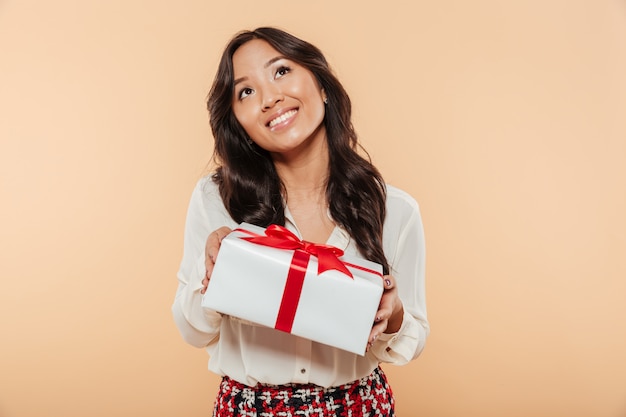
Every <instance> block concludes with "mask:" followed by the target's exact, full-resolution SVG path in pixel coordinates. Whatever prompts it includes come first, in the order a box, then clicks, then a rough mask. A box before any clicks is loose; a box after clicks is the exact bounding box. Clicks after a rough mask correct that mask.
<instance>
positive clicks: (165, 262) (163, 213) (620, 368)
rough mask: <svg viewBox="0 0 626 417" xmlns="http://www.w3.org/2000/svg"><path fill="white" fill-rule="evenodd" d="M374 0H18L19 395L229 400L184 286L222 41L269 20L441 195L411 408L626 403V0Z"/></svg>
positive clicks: (8, 345)
mask: <svg viewBox="0 0 626 417" xmlns="http://www.w3.org/2000/svg"><path fill="white" fill-rule="evenodd" d="M366 3H367V2H366ZM366 3H364V2H362V1H360V0H346V1H338V0H332V1H330V0H325V1H320V2H309V1H306V2H305V1H297V0H295V1H292V2H282V3H281V2H260V1H257V0H254V1H253V0H245V1H237V2H210V1H201V0H190V1H184V2H173V1H172V2H167V1H154V0H152V1H148V0H124V1H122V0H107V1H105V0H101V1H88V0H57V1H41V0H40V1H34V0H19V1H18V0H4V1H0V198H1V200H0V201H1V206H0V231H1V232H0V233H1V240H0V279H1V288H0V329H1V331H2V336H1V338H2V339H1V341H0V416H2V417H22V416H24V417H26V416H28V417H31V416H32V417H34V416H47V417H57V416H58V417H61V416H63V417H74V416H76V417H79V416H80V417H83V416H90V417H97V416H116V417H124V416H148V415H149V416H154V417H158V416H198V417H200V416H208V415H209V414H210V410H211V404H212V401H213V398H214V395H215V390H216V384H217V381H218V380H217V378H216V377H215V376H213V375H211V374H209V373H208V371H207V370H206V361H207V358H206V354H205V353H204V351H202V350H197V349H194V348H192V347H190V346H187V345H185V344H184V342H183V341H182V339H181V338H180V337H179V335H178V333H177V330H176V329H175V327H174V324H173V322H172V319H171V315H170V310H169V309H170V304H171V302H172V299H173V296H174V291H175V288H176V278H175V273H176V270H177V267H178V263H179V261H180V257H181V251H182V231H183V222H184V216H185V211H186V206H187V202H188V199H189V196H190V193H191V190H192V187H193V185H194V183H195V181H196V180H197V178H198V177H199V176H200V175H202V173H203V172H204V169H205V167H206V163H207V160H208V157H209V155H210V152H211V144H212V140H211V138H210V134H209V128H208V122H207V115H206V112H205V108H204V99H205V95H206V93H207V92H208V88H209V85H210V82H211V79H212V76H213V74H214V70H215V67H216V63H217V60H218V57H219V53H220V51H221V49H222V47H223V46H224V44H225V42H226V41H227V40H228V38H229V37H230V36H231V35H232V34H233V33H234V32H236V31H238V30H239V29H242V28H252V27H256V26H259V25H266V24H270V25H277V26H280V27H282V28H285V29H287V30H290V31H292V32H294V33H295V34H297V35H299V36H301V37H303V38H305V39H307V40H310V41H311V42H313V43H314V44H316V45H318V46H319V47H320V48H322V50H324V51H325V52H326V54H327V56H328V58H329V60H330V61H331V63H332V64H333V66H334V68H335V70H336V72H337V73H338V75H339V77H340V79H341V80H342V81H343V82H344V83H345V86H346V87H347V89H348V91H349V93H350V94H351V97H352V99H353V101H354V106H355V123H356V126H357V129H358V131H359V133H360V135H361V138H362V140H363V142H364V144H365V146H366V147H367V149H368V150H369V151H370V153H371V155H372V157H373V160H374V162H375V163H376V164H377V165H378V166H379V167H380V169H381V170H382V172H383V174H384V175H385V177H386V178H387V180H388V181H389V182H391V183H393V184H395V185H397V186H400V187H402V188H404V189H406V190H407V191H409V192H410V193H411V194H412V195H414V196H415V197H416V198H417V199H418V200H419V202H420V204H421V207H422V211H423V216H424V220H425V228H426V233H427V241H428V267H427V274H428V278H427V279H428V283H427V286H428V302H429V315H430V320H431V323H432V335H431V338H430V340H429V342H428V344H427V347H426V350H425V352H424V354H423V355H422V356H421V357H420V358H419V359H418V360H417V361H415V362H413V363H411V364H410V365H408V366H405V367H391V366H387V367H385V369H386V370H387V372H388V374H389V376H390V379H391V381H392V384H393V387H394V389H395V392H396V394H397V402H398V405H397V410H398V411H399V413H398V414H399V415H401V416H406V417H411V416H416V417H417V416H428V417H457V416H458V417H461V416H463V417H468V416H470V417H473V416H476V417H491V416H493V417H501V416H507V417H517V416H519V417H544V416H545V417H560V416H568V417H589V416H593V417H623V416H626V360H625V352H626V303H625V302H624V298H625V297H624V294H626V279H625V278H626V216H625V215H624V213H626V121H625V119H626V117H625V116H626V81H625V74H626V7H625V4H624V2H623V1H617V0H586V1H585V0H534V1H532V0H531V1H521V0H520V1H510V2H505V1H496V0H477V1H464V0H456V1H454V0H442V1H436V2H414V1H401V0H389V1H385V2H382V3H380V2H378V3H375V4H376V6H367V5H366Z"/></svg>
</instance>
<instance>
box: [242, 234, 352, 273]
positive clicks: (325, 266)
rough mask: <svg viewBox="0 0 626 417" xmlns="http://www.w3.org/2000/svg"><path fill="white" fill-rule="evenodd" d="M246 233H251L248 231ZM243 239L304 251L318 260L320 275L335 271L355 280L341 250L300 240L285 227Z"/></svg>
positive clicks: (273, 246)
mask: <svg viewBox="0 0 626 417" xmlns="http://www.w3.org/2000/svg"><path fill="white" fill-rule="evenodd" d="M238 230H242V229H238ZM246 232H247V233H251V232H248V231H247V230H246ZM242 239H243V240H246V241H248V242H252V243H257V244H259V245H265V246H271V247H272V248H276V249H288V250H302V251H304V252H307V253H308V254H310V255H313V256H315V257H316V258H317V274H318V275H319V274H321V273H322V272H326V271H329V270H331V269H334V270H337V271H339V272H342V273H344V274H346V275H347V276H349V277H350V278H352V279H354V277H353V276H352V273H351V272H350V271H349V270H348V268H346V265H345V264H344V263H343V262H341V261H340V260H339V257H340V256H343V251H342V250H341V249H339V248H336V247H334V246H330V245H322V244H319V243H313V242H307V241H306V240H300V239H299V238H298V236H296V235H294V234H293V233H291V231H290V230H288V229H286V228H285V227H283V226H279V225H277V224H272V225H270V226H269V227H268V228H267V229H265V236H263V235H256V234H255V236H254V237H243V238H242Z"/></svg>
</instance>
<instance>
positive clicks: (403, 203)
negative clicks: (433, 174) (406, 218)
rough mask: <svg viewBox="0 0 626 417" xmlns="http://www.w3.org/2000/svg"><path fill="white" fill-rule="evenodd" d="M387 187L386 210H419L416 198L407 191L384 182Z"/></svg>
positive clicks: (409, 211)
mask: <svg viewBox="0 0 626 417" xmlns="http://www.w3.org/2000/svg"><path fill="white" fill-rule="evenodd" d="M386 188H387V211H392V212H394V213H397V212H406V213H412V212H416V211H417V212H419V204H418V203H417V200H416V199H415V198H414V197H413V196H412V195H411V194H409V193H408V192H406V191H404V190H402V189H400V188H398V187H396V186H393V185H391V184H386Z"/></svg>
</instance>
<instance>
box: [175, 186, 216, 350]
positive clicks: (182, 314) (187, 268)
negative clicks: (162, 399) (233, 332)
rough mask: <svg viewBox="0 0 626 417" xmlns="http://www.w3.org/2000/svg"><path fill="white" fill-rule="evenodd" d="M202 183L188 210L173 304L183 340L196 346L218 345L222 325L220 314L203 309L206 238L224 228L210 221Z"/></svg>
mask: <svg viewBox="0 0 626 417" xmlns="http://www.w3.org/2000/svg"><path fill="white" fill-rule="evenodd" d="M202 184H203V182H202V181H201V182H199V183H198V184H197V185H196V188H195V189H194V191H193V193H192V196H191V201H190V203H189V209H188V211H187V220H186V223H185V236H184V249H183V259H182V262H181V265H180V269H179V270H178V289H177V291H176V297H175V299H174V304H173V305H172V313H173V316H174V322H175V323H176V326H177V327H178V330H179V331H180V333H181V335H182V337H183V339H184V340H185V341H186V342H187V343H189V344H191V345H193V346H196V347H205V346H207V345H209V344H211V343H212V342H215V341H216V340H217V336H218V335H219V329H220V323H221V315H220V314H219V313H217V312H215V311H212V310H208V309H203V308H202V307H201V302H202V294H201V293H200V290H201V289H202V279H203V278H204V275H205V273H206V270H205V266H204V260H205V252H204V249H205V244H206V239H207V237H208V235H209V233H211V232H212V231H213V230H214V229H217V228H218V227H219V226H221V225H212V224H211V222H210V221H209V216H208V213H207V207H206V206H205V196H204V195H203V192H204V190H203V187H202Z"/></svg>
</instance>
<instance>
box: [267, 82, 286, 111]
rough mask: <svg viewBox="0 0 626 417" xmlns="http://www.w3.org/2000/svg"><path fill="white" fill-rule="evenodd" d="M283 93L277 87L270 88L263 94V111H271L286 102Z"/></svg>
mask: <svg viewBox="0 0 626 417" xmlns="http://www.w3.org/2000/svg"><path fill="white" fill-rule="evenodd" d="M284 98H285V97H284V96H283V93H282V92H281V91H280V89H278V88H276V87H268V88H266V89H265V91H264V94H263V110H264V111H265V110H269V109H271V108H272V107H274V106H275V105H276V104H277V103H279V102H281V101H283V100H284Z"/></svg>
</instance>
